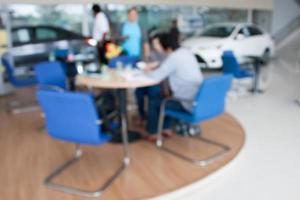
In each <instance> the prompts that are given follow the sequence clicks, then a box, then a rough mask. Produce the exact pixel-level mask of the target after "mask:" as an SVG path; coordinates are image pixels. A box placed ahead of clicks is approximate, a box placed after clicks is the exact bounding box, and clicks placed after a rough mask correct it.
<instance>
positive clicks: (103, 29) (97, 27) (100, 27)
mask: <svg viewBox="0 0 300 200" xmlns="http://www.w3.org/2000/svg"><path fill="white" fill-rule="evenodd" d="M92 11H93V15H94V18H95V19H94V25H93V39H95V40H96V41H97V47H98V56H99V59H100V63H105V64H107V59H106V57H105V41H106V37H107V35H108V34H109V31H110V27H109V22H108V19H107V17H106V15H105V13H103V12H102V9H101V7H100V6H99V5H97V4H94V5H93V7H92Z"/></svg>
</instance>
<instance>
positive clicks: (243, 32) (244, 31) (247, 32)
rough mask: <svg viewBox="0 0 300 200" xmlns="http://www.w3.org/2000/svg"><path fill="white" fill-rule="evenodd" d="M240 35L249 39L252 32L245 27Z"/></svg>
mask: <svg viewBox="0 0 300 200" xmlns="http://www.w3.org/2000/svg"><path fill="white" fill-rule="evenodd" d="M238 34H242V35H244V36H245V37H249V36H250V32H249V30H248V28H247V27H243V28H241V29H240V30H239V32H238Z"/></svg>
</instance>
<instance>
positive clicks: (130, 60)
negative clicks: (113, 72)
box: [108, 55, 139, 68]
mask: <svg viewBox="0 0 300 200" xmlns="http://www.w3.org/2000/svg"><path fill="white" fill-rule="evenodd" d="M138 61H139V58H138V57H136V56H125V55H123V56H118V57H116V58H113V59H111V60H110V61H109V63H108V66H109V67H110V68H116V67H117V63H118V62H121V63H122V64H123V66H126V65H128V64H130V65H132V66H133V67H135V66H136V63H137V62H138Z"/></svg>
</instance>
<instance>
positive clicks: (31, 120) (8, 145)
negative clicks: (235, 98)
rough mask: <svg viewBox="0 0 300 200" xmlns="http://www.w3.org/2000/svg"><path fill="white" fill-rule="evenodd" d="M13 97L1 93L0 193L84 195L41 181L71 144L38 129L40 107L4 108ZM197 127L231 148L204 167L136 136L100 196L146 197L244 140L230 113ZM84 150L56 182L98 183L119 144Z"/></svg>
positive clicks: (14, 196) (114, 163)
mask: <svg viewBox="0 0 300 200" xmlns="http://www.w3.org/2000/svg"><path fill="white" fill-rule="evenodd" d="M23 92H24V91H23ZM24 93H28V94H31V92H27V91H26V92H24ZM24 93H23V94H24ZM19 95H20V93H19ZM26 96H33V95H26ZM14 98H16V96H11V97H0V194H1V197H0V199H5V200H60V199H63V200H82V199H86V198H82V197H78V196H73V195H70V194H65V193H61V192H57V191H53V190H50V189H47V188H46V187H45V186H44V185H43V179H44V178H45V177H46V176H47V175H48V174H49V173H50V172H51V171H52V170H53V169H54V168H55V167H57V166H58V165H60V164H62V163H63V162H64V161H66V160H67V159H69V158H70V157H71V156H72V155H73V154H72V153H73V150H74V146H73V145H71V144H67V143H62V142H59V141H55V140H53V139H51V138H50V137H49V136H48V135H47V134H46V133H45V132H42V131H41V127H43V119H42V118H41V117H40V113H39V112H32V113H26V114H20V115H11V114H9V113H7V112H5V111H4V108H6V107H7V106H6V105H7V102H8V101H9V100H11V99H14ZM201 127H202V130H203V135H204V136H205V137H207V138H210V139H215V140H216V141H219V142H223V143H225V144H228V145H229V146H230V147H231V151H230V152H229V153H228V154H227V155H226V156H224V157H223V158H222V159H220V160H218V161H216V162H214V163H213V164H211V165H209V166H207V167H197V166H193V165H192V164H190V163H187V162H185V161H182V160H179V159H177V158H175V157H173V156H171V155H170V154H167V153H165V152H163V151H159V150H158V149H157V148H156V147H155V146H154V145H153V144H151V143H148V142H145V141H139V142H136V143H133V144H130V156H131V158H132V162H131V165H130V166H129V168H128V169H127V170H126V171H125V172H124V173H123V174H122V175H121V176H120V177H119V178H118V179H117V180H116V181H115V182H114V183H113V185H112V187H110V188H109V189H108V190H107V191H106V192H105V193H104V195H103V196H102V199H109V200H113V199H146V198H151V197H155V196H159V195H161V194H165V193H168V192H171V191H174V190H176V189H178V188H181V187H183V186H186V185H188V184H191V183H193V182H195V181H198V180H200V179H202V178H204V177H206V176H207V175H209V174H211V173H214V172H215V171H216V170H218V169H220V168H222V167H223V166H224V165H226V164H227V163H228V162H230V161H231V160H232V159H233V158H234V157H235V156H236V155H237V154H238V152H239V151H240V149H241V148H242V146H243V144H244V140H245V135H244V131H243V129H242V128H241V126H240V125H239V124H238V122H237V121H236V120H235V119H234V118H233V117H231V116H230V115H229V114H225V115H223V116H221V117H219V118H218V119H215V120H212V121H209V122H206V123H203V124H202V126H201ZM167 143H168V145H172V146H175V147H176V148H178V151H181V152H186V153H188V154H190V155H191V156H193V157H195V158H204V157H206V156H209V155H210V154H211V153H214V152H216V151H218V150H220V149H218V148H215V147H210V146H208V145H205V144H203V143H201V142H198V141H196V142H195V141H192V140H191V139H186V138H182V137H180V138H179V137H174V138H171V139H169V140H168V142H167ZM83 150H84V156H83V157H82V160H81V161H79V162H78V163H76V164H75V165H74V166H72V167H71V168H70V169H69V170H67V171H66V172H64V173H63V174H62V175H61V177H59V178H57V179H56V180H55V181H56V182H60V183H64V184H67V185H72V186H76V187H81V188H85V189H88V190H92V189H97V188H98V187H99V186H100V185H101V184H102V183H103V182H104V181H105V180H106V179H107V178H108V177H109V176H110V175H111V174H112V173H113V172H114V170H115V169H117V167H118V166H119V165H120V164H121V161H122V148H121V146H120V145H115V144H107V145H104V146H101V147H84V148H83Z"/></svg>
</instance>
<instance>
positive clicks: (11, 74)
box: [1, 54, 37, 87]
mask: <svg viewBox="0 0 300 200" xmlns="http://www.w3.org/2000/svg"><path fill="white" fill-rule="evenodd" d="M1 61H2V64H3V66H4V67H5V70H6V73H7V77H8V80H9V82H10V83H11V84H12V85H13V86H15V87H27V86H31V85H35V84H36V83H37V80H36V78H35V76H28V77H27V78H22V79H17V78H16V76H15V70H14V67H13V66H12V64H11V62H10V60H9V55H8V54H5V55H3V56H2V58H1Z"/></svg>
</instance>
